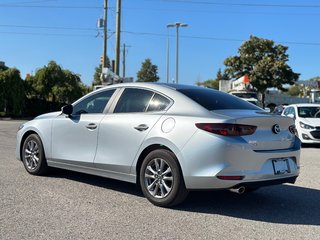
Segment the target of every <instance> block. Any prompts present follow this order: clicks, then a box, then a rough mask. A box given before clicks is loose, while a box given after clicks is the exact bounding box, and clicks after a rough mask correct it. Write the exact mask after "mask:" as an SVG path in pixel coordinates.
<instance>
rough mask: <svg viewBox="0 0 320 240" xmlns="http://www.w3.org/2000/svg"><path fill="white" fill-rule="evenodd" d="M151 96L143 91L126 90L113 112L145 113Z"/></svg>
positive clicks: (150, 93) (151, 94) (149, 92)
mask: <svg viewBox="0 0 320 240" xmlns="http://www.w3.org/2000/svg"><path fill="white" fill-rule="evenodd" d="M153 94H154V93H153V92H151V91H148V90H144V89H135V88H127V89H125V90H124V92H123V93H122V95H121V97H120V99H119V102H118V103H117V106H116V108H115V110H114V112H115V113H130V112H145V111H146V109H147V106H148V105H149V102H150V99H151V98H152V96H153Z"/></svg>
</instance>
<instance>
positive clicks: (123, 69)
mask: <svg viewBox="0 0 320 240" xmlns="http://www.w3.org/2000/svg"><path fill="white" fill-rule="evenodd" d="M122 51H123V52H122V77H123V78H125V77H126V44H125V43H124V44H123V50H122Z"/></svg>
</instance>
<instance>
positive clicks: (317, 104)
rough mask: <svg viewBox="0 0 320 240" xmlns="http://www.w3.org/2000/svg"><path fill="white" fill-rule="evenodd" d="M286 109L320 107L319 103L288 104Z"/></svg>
mask: <svg viewBox="0 0 320 240" xmlns="http://www.w3.org/2000/svg"><path fill="white" fill-rule="evenodd" d="M287 107H320V104H319V103H297V104H290V105H288V106H286V108H287Z"/></svg>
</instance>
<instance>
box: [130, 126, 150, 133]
mask: <svg viewBox="0 0 320 240" xmlns="http://www.w3.org/2000/svg"><path fill="white" fill-rule="evenodd" d="M148 128H149V127H148V125H146V124H140V125H138V126H136V127H134V129H136V130H138V131H140V132H142V131H145V130H147V129H148Z"/></svg>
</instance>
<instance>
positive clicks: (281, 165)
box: [272, 159, 290, 175]
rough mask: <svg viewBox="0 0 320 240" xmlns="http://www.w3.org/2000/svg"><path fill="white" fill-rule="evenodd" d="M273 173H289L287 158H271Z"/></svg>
mask: <svg viewBox="0 0 320 240" xmlns="http://www.w3.org/2000/svg"><path fill="white" fill-rule="evenodd" d="M272 164H273V170H274V174H276V175H278V174H285V173H290V167H289V163H288V159H274V160H272Z"/></svg>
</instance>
